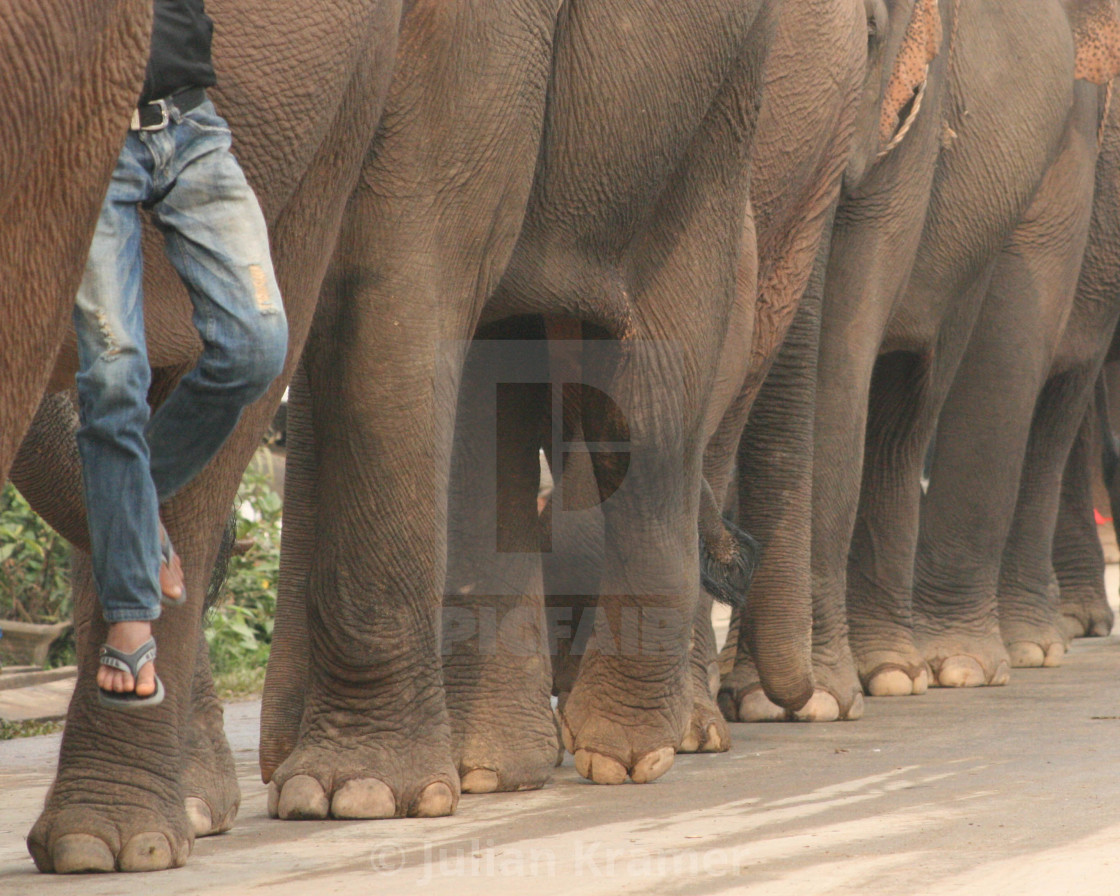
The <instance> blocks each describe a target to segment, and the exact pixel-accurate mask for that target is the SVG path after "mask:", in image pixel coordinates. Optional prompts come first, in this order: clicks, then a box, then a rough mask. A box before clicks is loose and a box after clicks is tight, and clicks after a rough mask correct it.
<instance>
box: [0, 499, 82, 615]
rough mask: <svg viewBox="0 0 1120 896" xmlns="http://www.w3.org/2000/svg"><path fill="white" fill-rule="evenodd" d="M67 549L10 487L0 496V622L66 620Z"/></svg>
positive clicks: (59, 537)
mask: <svg viewBox="0 0 1120 896" xmlns="http://www.w3.org/2000/svg"><path fill="white" fill-rule="evenodd" d="M70 610H71V598H70V544H69V542H67V541H66V539H65V538H63V537H62V536H61V535H59V534H58V533H57V532H55V531H54V529H52V528H51V527H50V526H48V525H47V524H46V523H45V522H43V520H42V519H41V518H40V517H39V515H38V514H36V513H35V511H33V510H32V509H31V507H30V506H29V505H28V503H27V501H25V500H24V498H23V495H21V494H20V493H19V492H18V491H16V488H15V486H13V485H12V484H11V483H10V482H9V483H6V484H5V485H4V488H3V490H2V491H0V619H16V620H19V621H21V622H46V623H52V622H62V621H63V620H66V619H69V618H70Z"/></svg>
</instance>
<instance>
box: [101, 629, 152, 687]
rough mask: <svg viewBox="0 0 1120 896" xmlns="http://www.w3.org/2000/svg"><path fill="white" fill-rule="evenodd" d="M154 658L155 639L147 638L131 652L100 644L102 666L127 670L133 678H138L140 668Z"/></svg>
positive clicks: (122, 670)
mask: <svg viewBox="0 0 1120 896" xmlns="http://www.w3.org/2000/svg"><path fill="white" fill-rule="evenodd" d="M155 658H156V639H155V638H148V640H147V641H145V642H144V643H143V644H141V645H140V646H139V647H137V648H136V649H135V650H134V651H132V653H125V652H124V651H123V650H117V648H116V647H111V646H110V645H108V644H102V645H101V656H100V662H101V665H102V666H108V667H109V668H111V669H119V670H120V671H121V672H128V673H129V674H130V675H131V676H132V677H133V678H136V679H139V677H140V670H141V669H142V668H143V667H144V666H146V665H147V664H148V663H150V662H153V661H154V660H155Z"/></svg>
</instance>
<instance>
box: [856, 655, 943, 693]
mask: <svg viewBox="0 0 1120 896" xmlns="http://www.w3.org/2000/svg"><path fill="white" fill-rule="evenodd" d="M860 667H861V670H863V669H866V670H867V671H866V672H863V671H861V673H860V680H861V681H862V682H863V688H864V690H865V691H866V692H867V694H868V696H870V697H909V696H912V695H919V694H924V693H925V692H926V690H928V688H929V667H928V666H927V665H926V661H925V660H924V659H922V657H921V656H920V655H919V654H918V651H917V650H916V649H913V648H911V649H910V650H907V651H905V652H904V653H901V654H900V653H896V652H888V651H871V652H869V653H867V654H866V655H865V656H864V658H863V659H862V660H861V663H860Z"/></svg>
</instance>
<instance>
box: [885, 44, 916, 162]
mask: <svg viewBox="0 0 1120 896" xmlns="http://www.w3.org/2000/svg"><path fill="white" fill-rule="evenodd" d="M928 83H929V66H928V65H927V66H926V69H925V72H924V74H923V75H922V83H921V84H919V85H918V89H917V90H916V91H914V102H913V105H912V106H911V107H910V114H909V115H907V116H906V120H905V121H904V122H902V124H901V125H900V126H899V129H898V130H897V131H895V134H894V136H893V137H891V142H890V143H888V144H887V145H886V146H885V147H884V148H883V151H882V152H880V153H879V155H878V156H876V158H879V159H881V158H883V156H885V155H886V154H887V153H889V152H890V151H891V150H892V149H894V148H895V147H896V146H898V144H899V143H901V142H902V140H903V138H904V137H905V136H906V134H907V133H908V132H909V131H910V128H911V127H912V126H913V124H914V121H915V119H917V117H918V112H919V110H920V109H921V108H922V97H924V96H925V95H926V84H928Z"/></svg>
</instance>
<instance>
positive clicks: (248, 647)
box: [0, 449, 283, 694]
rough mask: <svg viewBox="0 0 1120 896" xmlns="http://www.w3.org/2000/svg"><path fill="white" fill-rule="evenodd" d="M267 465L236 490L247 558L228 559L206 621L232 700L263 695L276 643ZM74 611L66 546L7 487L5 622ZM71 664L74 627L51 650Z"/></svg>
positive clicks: (274, 499)
mask: <svg viewBox="0 0 1120 896" xmlns="http://www.w3.org/2000/svg"><path fill="white" fill-rule="evenodd" d="M261 451H262V452H263V453H262V455H261V456H262V458H267V453H266V452H267V449H261ZM262 466H265V464H264V463H257V464H254V466H253V467H251V468H250V469H249V471H248V472H246V474H245V477H244V479H243V480H242V482H241V486H240V488H239V489H238V494H237V501H238V506H237V511H236V513H235V517H234V518H235V520H236V525H235V537H236V539H237V542H238V544H239V546H240V549H241V551H242V552H240V553H235V554H234V556H233V557H232V558H231V559H230V564H229V569H228V572H227V575H226V578H225V581H224V584H223V585H222V588H221V591H220V594H219V597H218V601H217V604H216V606H215V607H214V608H213V609H211V610H210V611H209V612H208V613H207V620H206V621H207V626H206V629H205V634H206V641H207V644H209V646H210V657H211V660H212V662H213V666H214V671H215V674H216V676H217V677H218V678H219V681H220V682H224V684H222V685H221V686H222V687H223V688H224V689H225V690H226V691H228V692H229V693H231V694H232V693H238V694H244V693H250V692H252V691H253V690H259V689H260V683H261V681H262V680H263V669H264V665H265V663H266V662H267V661H268V652H269V648H270V646H271V644H272V619H273V615H274V613H275V611H276V579H277V575H278V573H279V570H280V523H281V515H282V509H283V508H282V502H281V499H280V496H279V495H277V494H276V492H275V491H273V490H272V486H271V484H270V479H269V477H268V475H267V474H266V473H264V472H261V467H262ZM71 607H72V600H71V593H70V545H69V543H68V542H67V541H66V540H65V539H64V538H63V537H62V536H61V535H59V534H58V533H57V532H55V531H54V530H53V529H52V528H51V527H50V526H48V525H47V524H46V523H45V522H44V521H43V520H42V519H41V518H40V517H39V516H38V515H37V514H36V513H35V512H34V511H33V510H32V509H31V508H30V507H29V506H28V504H27V502H26V501H25V500H24V499H23V496H22V495H20V493H19V492H18V491H16V489H15V488H14V487H13V486H12V484H11V483H8V484H7V485H5V486H4V488H3V490H2V491H0V619H19V620H22V621H24V622H60V621H62V620H65V619H69V618H70V616H71ZM73 662H74V639H73V630H72V629H71V630H70V632H68V633H67V634H66V635H65V636H64V637H62V638H60V639H59V640H58V641H56V642H55V644H54V645H52V647H51V654H50V659H49V665H51V666H64V665H70V664H72V663H73Z"/></svg>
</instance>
